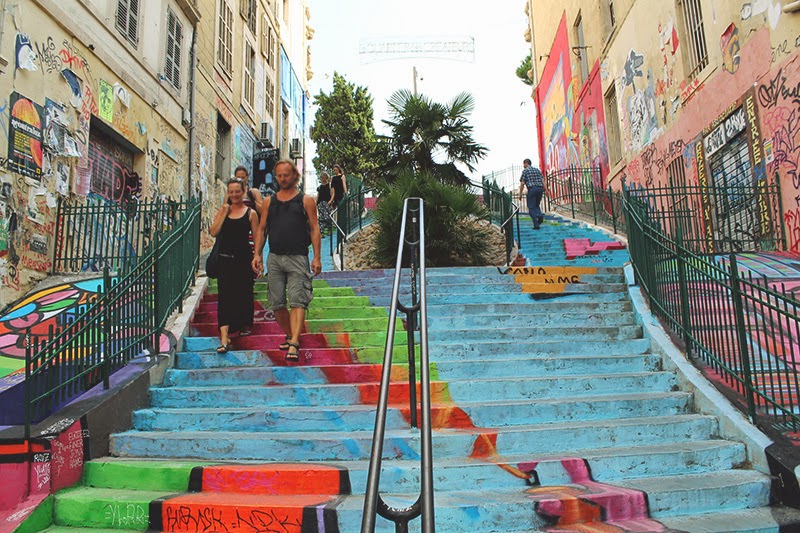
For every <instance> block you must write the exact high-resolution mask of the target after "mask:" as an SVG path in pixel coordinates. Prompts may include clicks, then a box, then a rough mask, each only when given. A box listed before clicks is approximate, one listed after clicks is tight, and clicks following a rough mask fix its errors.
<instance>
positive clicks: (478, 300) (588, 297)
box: [369, 289, 627, 307]
mask: <svg viewBox="0 0 800 533" xmlns="http://www.w3.org/2000/svg"><path fill="white" fill-rule="evenodd" d="M520 290H521V289H520ZM547 300H548V301H556V300H558V301H570V302H573V303H575V304H579V303H582V302H585V301H591V302H594V303H597V302H621V301H627V295H626V294H625V293H621V292H617V293H613V292H611V293H600V294H575V295H569V294H559V295H552V296H548V299H547ZM369 301H370V303H371V304H372V305H376V306H382V307H389V304H390V302H391V295H387V296H373V295H370V297H369ZM400 301H401V302H402V303H409V301H410V300H404V299H401V300H400ZM533 301H536V300H535V298H534V295H531V294H525V293H522V292H520V293H519V294H516V293H503V294H501V295H498V294H497V293H467V294H449V295H443V294H437V295H431V296H429V297H428V305H454V306H457V305H463V304H494V303H506V304H508V303H521V304H526V303H531V302H533Z"/></svg>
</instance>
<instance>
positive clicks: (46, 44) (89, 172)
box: [0, 2, 190, 309]
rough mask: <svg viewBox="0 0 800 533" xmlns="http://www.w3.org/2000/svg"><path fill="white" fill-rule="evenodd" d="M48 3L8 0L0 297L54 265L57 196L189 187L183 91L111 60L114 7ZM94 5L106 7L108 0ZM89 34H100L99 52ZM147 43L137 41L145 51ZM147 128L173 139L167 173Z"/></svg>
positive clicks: (1, 302)
mask: <svg viewBox="0 0 800 533" xmlns="http://www.w3.org/2000/svg"><path fill="white" fill-rule="evenodd" d="M159 3H163V2H159ZM48 5H50V6H51V7H50V8H49V9H50V11H49V12H48V11H45V10H44V8H42V7H40V5H39V4H37V3H30V2H25V3H24V6H25V7H24V9H20V6H21V4H19V3H17V2H11V3H10V4H9V9H12V10H14V12H15V13H16V14H15V17H14V23H15V24H14V26H13V30H14V31H5V32H4V33H3V36H2V39H3V42H2V43H0V44H2V46H3V49H5V50H13V54H12V58H11V60H10V61H9V64H8V66H7V67H6V68H5V70H6V71H5V72H4V73H3V74H2V76H0V119H1V120H2V124H0V130H2V132H3V133H2V135H0V154H2V158H0V281H1V282H2V283H0V309H2V308H4V307H5V306H6V305H8V304H10V303H11V302H13V301H14V300H16V299H18V298H19V297H20V296H22V294H24V293H25V291H26V290H27V289H29V288H30V286H31V285H32V284H33V283H35V282H36V281H38V280H40V279H42V278H43V277H45V276H46V275H47V273H48V272H49V271H50V270H51V268H52V257H53V248H54V233H55V228H56V213H57V206H58V203H59V201H60V200H62V199H70V200H72V201H75V200H78V201H79V202H80V201H82V200H83V199H85V198H86V197H87V195H89V194H96V195H98V196H100V197H103V198H105V199H106V200H108V201H113V202H122V201H131V200H132V201H136V200H139V199H153V198H155V197H178V196H180V195H181V194H184V195H185V194H186V187H185V179H184V178H183V176H184V175H185V174H186V172H187V167H188V165H187V162H186V161H185V150H186V143H187V139H188V137H187V132H186V129H185V127H183V126H182V125H181V120H182V115H181V105H185V104H186V99H185V96H186V95H185V94H183V93H180V94H178V93H177V92H175V91H173V92H170V89H167V88H165V87H164V85H163V84H162V83H161V82H160V81H159V80H158V79H157V77H156V76H154V75H153V74H152V73H149V72H147V71H146V69H144V68H143V67H142V64H139V63H136V61H131V62H130V64H126V63H124V62H122V63H116V61H118V59H117V58H123V57H126V56H128V55H129V54H130V52H129V51H128V49H126V48H124V47H123V46H122V45H121V44H120V43H119V42H118V40H117V38H116V37H115V36H114V34H113V33H111V32H113V31H115V30H114V26H113V16H112V17H110V18H109V19H108V20H112V23H111V25H110V27H108V26H105V25H104V22H103V21H102V17H100V18H97V17H92V16H90V15H89V14H88V13H86V12H85V9H89V8H88V7H86V6H83V7H81V8H80V9H76V10H71V11H60V9H61V7H63V6H60V5H59V4H48ZM152 7H154V8H157V7H158V6H157V5H156V4H153V6H152ZM102 9H108V10H110V11H109V13H112V15H113V11H114V9H115V6H114V5H111V3H109V4H108V6H107V7H104V8H102ZM179 16H180V13H179ZM184 22H185V21H184ZM71 26H74V27H75V28H78V27H80V28H81V30H82V31H81V32H77V33H74V35H82V36H86V35H87V34H88V35H91V37H92V39H93V41H92V42H85V41H82V40H81V39H80V38H79V37H75V36H73V34H72V33H70V32H69V31H67V30H65V27H67V28H69V27H71ZM184 27H189V28H190V25H188V24H185V25H184ZM9 28H10V26H8V25H7V26H6V29H7V30H8V29H9ZM153 31H156V30H153ZM144 37H145V35H144V34H143V35H142V38H143V39H144ZM94 39H96V41H94ZM95 43H97V44H98V45H99V44H101V43H102V45H103V50H104V53H103V54H102V59H101V56H100V55H98V54H97V53H95ZM150 46H152V43H150V42H149V41H147V43H146V44H143V45H142V47H141V50H142V53H143V54H144V53H145V51H146V50H145V48H147V47H150ZM187 53H188V52H187ZM148 57H149V56H148ZM142 60H143V61H145V62H146V61H149V60H150V59H147V58H144V59H142ZM159 68H160V66H154V67H153V69H152V72H157V71H158V70H159ZM151 139H156V140H157V142H158V145H159V147H163V146H166V147H168V148H170V149H169V153H170V157H171V158H172V160H171V161H172V162H173V163H174V165H173V167H172V168H171V169H170V170H171V173H162V175H161V176H158V172H157V170H154V166H153V164H152V161H151V160H150V158H149V157H148V156H147V151H148V148H149V143H150V140H151ZM162 153H163V151H162ZM158 167H159V168H160V167H165V168H169V167H168V165H159V166H158ZM142 176H144V177H145V179H142ZM148 177H156V178H157V179H146V178H148Z"/></svg>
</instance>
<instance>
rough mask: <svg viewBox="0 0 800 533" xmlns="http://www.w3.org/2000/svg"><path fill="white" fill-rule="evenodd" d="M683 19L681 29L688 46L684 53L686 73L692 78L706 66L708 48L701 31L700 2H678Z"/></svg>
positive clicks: (691, 0)
mask: <svg viewBox="0 0 800 533" xmlns="http://www.w3.org/2000/svg"><path fill="white" fill-rule="evenodd" d="M678 4H679V5H680V8H681V10H680V12H681V16H682V18H683V29H684V33H685V35H686V39H685V40H686V41H687V43H688V46H687V47H686V49H685V51H684V61H685V63H686V66H687V68H686V73H687V76H688V77H689V78H694V77H695V76H697V75H698V74H699V73H700V71H702V70H703V69H704V68H705V67H706V65H708V47H707V46H706V34H705V30H704V29H703V12H702V10H701V9H700V0H678Z"/></svg>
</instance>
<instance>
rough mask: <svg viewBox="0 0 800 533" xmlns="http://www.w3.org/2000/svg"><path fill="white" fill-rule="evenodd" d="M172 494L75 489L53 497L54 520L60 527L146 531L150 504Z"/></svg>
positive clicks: (153, 491) (171, 492)
mask: <svg viewBox="0 0 800 533" xmlns="http://www.w3.org/2000/svg"><path fill="white" fill-rule="evenodd" d="M182 492H185V489H184V490H183V491H182ZM174 493H175V492H174V491H155V490H131V489H108V488H102V489H95V488H91V487H75V488H71V489H65V490H63V491H61V492H59V493H58V494H57V495H56V501H55V508H54V511H53V517H54V521H55V523H56V525H59V526H81V527H87V528H107V529H124V530H132V531H145V530H147V527H148V520H149V517H150V502H151V501H153V500H156V499H158V498H163V497H166V496H170V495H172V494H174Z"/></svg>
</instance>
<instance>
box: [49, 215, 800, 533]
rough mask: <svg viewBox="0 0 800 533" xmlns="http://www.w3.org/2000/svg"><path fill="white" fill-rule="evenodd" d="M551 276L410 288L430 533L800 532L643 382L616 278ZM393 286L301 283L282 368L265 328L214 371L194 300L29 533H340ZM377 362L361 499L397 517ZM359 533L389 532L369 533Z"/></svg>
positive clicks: (643, 356)
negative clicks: (142, 382) (304, 316)
mask: <svg viewBox="0 0 800 533" xmlns="http://www.w3.org/2000/svg"><path fill="white" fill-rule="evenodd" d="M549 228H552V229H553V233H555V231H556V229H557V230H558V232H559V233H558V235H559V237H561V238H585V237H583V236H579V235H580V234H581V233H582V232H583V231H584V230H585V228H580V227H578V226H573V225H569V224H566V225H561V226H556V225H555V224H547V223H546V224H545V229H544V230H539V231H537V232H536V234H537V235H536V237H537V238H538V237H539V236H541V238H542V239H543V240H548V241H549V240H550V239H552V238H553V237H554V236H553V235H548V229H549ZM532 233H533V232H532ZM531 237H533V235H532V236H531ZM588 238H590V239H592V241H593V242H596V241H598V240H602V237H600V236H599V235H598V234H594V235H593V236H590V237H588ZM539 249H540V250H544V249H545V245H544V243H542V246H541V247H539ZM543 253H544V252H543ZM548 253H552V254H555V252H548ZM561 253H562V255H563V254H564V251H563V249H562V251H561ZM605 253H611V254H615V255H618V254H619V253H620V252H619V251H613V252H601V253H600V254H599V256H602V254H605ZM529 257H530V256H529ZM597 257H598V256H594V259H597ZM543 261H544V260H543ZM551 261H552V263H553V264H549V263H548V262H547V261H544V262H543V263H541V264H537V265H536V266H534V267H523V268H518V269H514V270H513V271H511V272H509V273H507V274H506V273H501V272H499V271H498V269H496V268H477V267H476V268H459V269H431V270H429V278H428V282H429V283H428V297H429V307H428V310H429V319H430V320H429V321H430V341H431V360H432V366H433V368H432V380H433V382H432V394H433V403H434V405H433V411H434V412H433V421H434V426H435V431H434V436H433V446H434V464H435V468H436V471H435V475H434V479H435V489H436V525H437V530H438V531H440V532H445V533H446V532H487V533H488V532H501V531H502V532H511V533H522V532H533V531H553V532H554V531H585V532H606V531H609V532H610V531H636V532H642V531H675V530H679V531H718V532H722V531H747V532H754V531H759V532H765V531H778V526H779V524H783V525H786V524H790V525H791V524H800V520H798V519H797V516H795V514H793V513H791V512H786V513H785V514H784V515H783V516H781V517H778V515H777V513H776V512H774V510H773V509H771V508H770V507H768V506H769V503H770V499H769V497H770V483H771V480H770V478H769V477H768V476H766V475H763V474H761V473H759V472H756V471H754V470H751V469H748V468H746V451H745V448H744V446H743V445H742V444H740V443H736V442H731V441H727V440H724V439H720V438H719V436H718V435H719V421H718V420H717V419H716V418H715V417H713V416H709V415H703V414H697V413H695V412H694V411H693V401H692V395H691V394H690V393H688V392H685V391H681V390H679V388H678V383H677V380H676V377H675V376H674V375H672V374H671V373H668V372H664V371H663V370H662V369H661V368H662V366H661V360H660V358H659V357H658V356H656V355H654V354H653V353H651V351H650V349H651V346H650V341H649V340H648V339H646V338H643V335H642V330H641V327H640V326H639V325H638V324H637V323H636V321H635V319H634V314H633V312H632V310H631V303H630V302H629V300H628V297H627V292H626V291H627V289H626V287H625V285H624V283H623V276H622V273H621V270H620V269H619V268H618V267H614V266H613V264H614V262H613V261H612V266H611V267H609V266H605V263H607V262H603V263H602V264H601V265H600V266H594V265H587V264H581V265H575V264H574V260H572V261H573V262H572V263H570V262H568V261H567V260H566V259H564V260H562V263H565V264H567V265H569V266H555V265H554V264H555V263H557V258H556V257H555V256H554V257H553V258H552V259H551ZM392 274H393V273H392V272H391V271H369V272H330V273H326V274H324V275H323V276H322V279H320V280H317V281H316V282H315V286H316V288H315V294H316V296H315V300H314V301H313V302H312V306H311V309H310V310H309V320H308V323H307V333H305V334H304V335H303V336H302V338H301V343H302V345H303V348H302V350H301V362H300V363H291V364H287V363H286V362H285V361H284V359H283V352H281V351H279V350H277V349H276V348H277V346H278V344H279V343H280V341H281V340H282V339H283V335H282V334H281V333H280V331H279V329H278V328H277V326H276V324H275V323H274V322H270V321H264V322H259V323H258V325H257V326H256V328H255V329H254V332H253V335H251V336H249V337H245V338H240V339H236V340H235V341H234V343H233V346H234V350H233V351H231V352H230V353H228V354H226V355H224V356H220V355H217V354H216V353H215V352H214V351H213V349H214V348H215V347H216V346H217V344H218V339H217V338H216V337H215V333H216V328H215V320H216V315H215V306H214V299H215V296H214V292H215V287H214V286H213V285H212V286H211V287H209V290H208V293H207V294H206V296H205V298H204V300H203V303H202V304H201V305H200V307H199V308H198V309H197V311H196V313H195V316H194V320H193V328H194V334H193V336H191V337H189V338H186V339H185V341H184V346H183V351H182V352H180V353H179V354H177V357H176V365H175V368H174V369H172V370H170V371H169V372H168V373H167V375H166V377H165V381H164V383H163V385H162V386H160V387H156V388H153V389H152V391H151V405H150V407H149V408H147V409H143V410H140V411H137V412H136V413H135V415H134V428H133V429H132V430H130V431H127V432H124V433H120V434H117V435H113V436H112V438H111V449H112V453H113V455H114V457H110V458H107V459H103V460H96V461H91V462H89V463H88V464H87V470H86V473H85V476H84V482H83V485H82V486H80V487H75V488H72V489H67V490H65V491H62V492H60V493H59V494H58V495H57V496H56V499H55V504H54V516H55V520H56V524H57V525H56V526H53V527H51V528H50V529H49V530H48V531H54V532H55V531H73V530H75V528H88V527H91V528H98V529H97V530H99V531H102V530H103V529H107V530H124V529H128V530H144V529H147V528H148V527H151V528H154V529H156V530H162V531H287V532H290V531H291V532H300V531H303V532H311V531H314V532H321V531H325V532H326V533H330V532H335V531H340V532H343V533H349V532H354V531H358V530H359V529H360V522H361V509H362V505H363V491H364V489H365V486H366V471H367V465H368V459H369V452H370V445H371V437H372V424H373V421H374V404H375V403H376V400H377V394H378V381H379V377H380V367H379V365H378V364H377V363H378V362H379V360H380V359H381V357H382V353H383V346H384V342H385V331H386V321H387V312H386V308H385V306H386V305H388V303H389V302H388V294H389V291H390V283H391V277H392ZM257 287H258V289H257V297H256V299H257V304H256V305H257V308H261V307H262V306H263V300H264V285H263V284H262V283H259V284H258V286H257ZM404 294H407V291H404ZM260 314H262V315H263V313H260ZM398 329H400V330H402V328H398ZM395 347H396V350H395V354H396V356H395V361H396V365H395V367H394V370H393V376H392V378H393V385H392V390H391V400H390V409H389V413H388V417H387V442H386V445H385V446H384V453H385V459H386V460H385V463H384V468H383V472H382V479H381V488H382V490H383V491H384V492H386V493H388V495H387V499H388V500H389V501H390V503H394V504H396V505H403V504H410V503H411V502H413V500H414V499H416V493H417V491H418V487H419V477H420V476H419V461H418V457H419V455H418V454H419V433H418V431H416V430H414V429H411V428H410V427H409V422H408V421H409V417H410V412H409V409H408V388H407V384H406V382H405V381H404V380H405V379H406V378H407V375H408V365H407V360H406V355H407V351H406V347H405V338H404V336H402V335H401V336H400V337H398V338H397V339H396V346H395ZM413 527H415V523H412V530H413ZM378 530H379V531H382V532H389V531H394V527H393V526H392V525H390V524H389V523H387V522H386V521H384V520H382V519H379V529H378Z"/></svg>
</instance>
